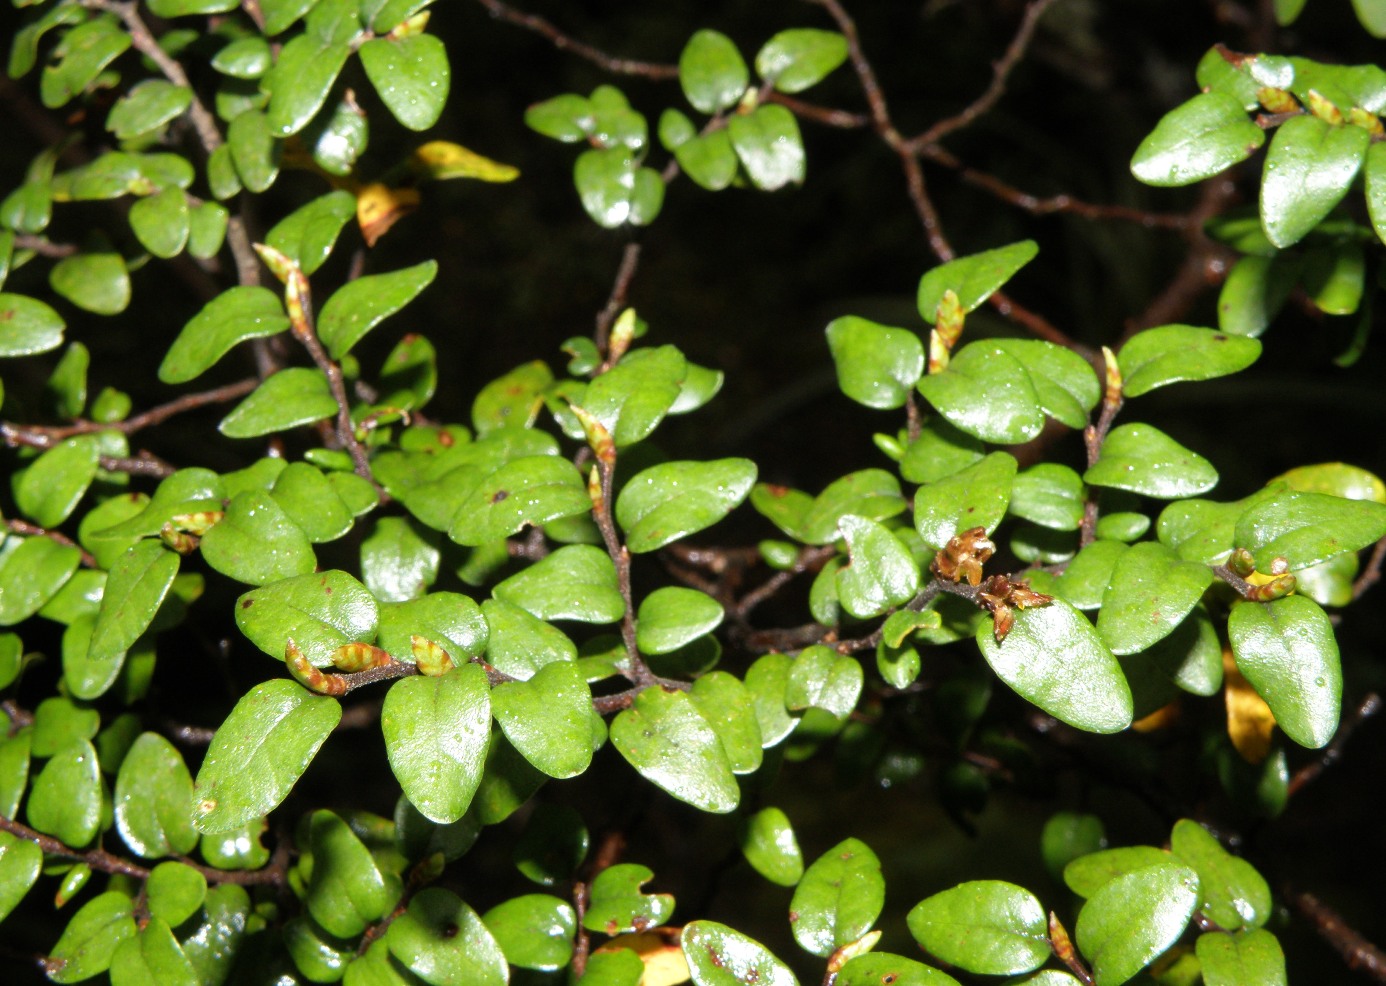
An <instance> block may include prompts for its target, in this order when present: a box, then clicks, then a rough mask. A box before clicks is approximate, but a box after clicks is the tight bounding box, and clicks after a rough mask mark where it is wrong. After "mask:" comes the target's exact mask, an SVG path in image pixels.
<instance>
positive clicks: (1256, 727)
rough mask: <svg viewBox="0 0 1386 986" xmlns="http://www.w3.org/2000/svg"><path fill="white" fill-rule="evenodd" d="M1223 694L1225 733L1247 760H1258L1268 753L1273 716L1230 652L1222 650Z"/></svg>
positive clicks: (1257, 761) (1273, 723) (1261, 759)
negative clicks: (1225, 714) (1225, 704)
mask: <svg viewBox="0 0 1386 986" xmlns="http://www.w3.org/2000/svg"><path fill="white" fill-rule="evenodd" d="M1222 670H1223V682H1224V685H1223V697H1224V699H1225V700H1226V702H1227V735H1228V737H1229V738H1231V740H1232V745H1233V746H1234V747H1236V749H1237V752H1238V753H1240V754H1241V755H1242V759H1243V760H1245V761H1246V762H1247V763H1261V762H1262V761H1263V760H1265V759H1266V754H1268V753H1270V744H1271V731H1272V730H1274V729H1275V716H1274V714H1272V712H1271V710H1270V706H1269V705H1267V704H1266V700H1265V699H1263V698H1262V697H1261V696H1260V695H1257V694H1256V690H1255V689H1254V688H1252V687H1251V683H1250V682H1248V681H1247V680H1246V678H1244V677H1242V673H1241V672H1240V671H1238V670H1237V662H1236V661H1234V660H1233V659H1232V652H1231V651H1230V650H1224V651H1223V652H1222Z"/></svg>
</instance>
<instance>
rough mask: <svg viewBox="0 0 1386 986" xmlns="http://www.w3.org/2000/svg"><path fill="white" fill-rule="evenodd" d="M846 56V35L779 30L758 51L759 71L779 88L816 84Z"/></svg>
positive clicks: (795, 88)
mask: <svg viewBox="0 0 1386 986" xmlns="http://www.w3.org/2000/svg"><path fill="white" fill-rule="evenodd" d="M846 60H847V39H846V38H844V37H843V36H842V35H840V34H837V33H834V32H833V31H819V30H817V29H815V28H807V27H801V28H791V29H789V30H787V31H780V32H779V33H778V34H776V35H775V36H774V37H772V38H771V39H770V40H769V41H767V42H765V44H764V45H762V46H761V49H760V51H758V52H756V72H757V74H759V75H760V77H761V78H762V79H764V80H765V81H766V82H769V83H770V84H771V85H773V86H774V87H775V88H776V89H777V90H779V91H780V92H789V93H794V92H802V91H803V90H805V89H808V88H809V87H810V86H814V85H817V84H818V83H819V82H820V81H822V79H823V78H824V77H825V76H827V75H828V74H829V73H830V72H832V71H833V69H835V68H837V67H838V66H839V65H841V64H842V63H843V62H845V61H846Z"/></svg>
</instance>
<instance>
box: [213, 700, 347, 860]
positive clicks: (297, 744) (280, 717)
mask: <svg viewBox="0 0 1386 986" xmlns="http://www.w3.org/2000/svg"><path fill="white" fill-rule="evenodd" d="M341 718H342V707H341V705H340V704H339V703H338V702H337V701H336V700H335V699H330V698H324V697H322V696H319V695H314V694H312V693H311V692H309V691H308V690H307V689H305V688H304V687H303V686H302V685H300V684H298V683H297V682H295V681H291V680H290V679H288V678H275V679H273V680H271V681H266V682H262V683H261V684H259V685H256V686H255V687H254V688H252V689H251V690H250V691H249V692H247V693H246V694H245V695H244V696H242V698H241V700H240V701H239V702H237V703H236V706H235V708H233V709H232V710H231V714H230V715H229V716H227V717H226V720H225V721H224V722H222V724H221V725H220V726H219V727H217V731H216V733H215V734H214V735H213V737H212V743H211V746H210V747H209V748H208V750H207V756H206V758H205V759H204V760H203V761H202V768H201V769H200V770H199V771H198V772H197V783H196V785H195V787H194V793H193V800H194V809H193V824H194V825H196V826H197V828H198V831H200V832H206V833H213V832H224V831H226V830H228V829H233V828H237V827H239V826H241V825H244V824H245V823H246V822H249V821H251V820H252V819H256V818H259V817H260V816H262V815H266V814H268V813H269V812H270V810H271V809H273V808H275V807H277V806H278V805H279V803H280V802H281V801H283V800H284V798H285V797H287V796H288V794H289V792H290V791H291V790H292V789H293V786H294V785H295V784H296V783H297V782H298V779H299V777H301V776H302V774H303V772H304V771H305V770H307V769H308V764H309V763H311V762H312V760H313V757H314V756H315V755H316V754H317V752H318V747H320V746H322V743H323V741H324V740H325V739H327V736H328V734H329V733H331V732H332V730H333V729H334V728H336V726H337V723H338V721H340V719H341Z"/></svg>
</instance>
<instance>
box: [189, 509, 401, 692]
mask: <svg viewBox="0 0 1386 986" xmlns="http://www.w3.org/2000/svg"><path fill="white" fill-rule="evenodd" d="M213 530H215V528H213ZM209 533H210V532H209ZM204 544H205V541H204ZM379 616H380V614H379V607H378V606H377V605H376V602H375V598H374V597H373V596H372V595H371V594H370V592H368V591H367V590H366V588H365V587H364V586H362V585H361V583H359V582H357V581H356V580H355V579H354V578H352V577H351V576H350V575H348V574H347V573H346V572H338V571H328V572H316V573H309V574H307V575H299V576H296V577H294V578H290V579H284V580H283V581H280V582H273V583H270V584H267V585H265V586H264V587H263V588H259V589H252V590H251V591H250V592H247V593H246V594H245V595H243V596H241V597H240V599H238V600H237V601H236V626H238V627H240V630H241V632H242V633H243V634H245V635H246V637H248V638H249V639H250V641H251V643H253V644H255V646H256V647H259V648H260V649H261V650H262V651H264V652H265V653H266V654H268V655H269V656H270V657H273V658H276V659H278V660H281V661H282V660H283V659H284V650H285V647H286V646H287V644H288V641H289V640H291V639H292V640H293V641H294V643H295V644H297V645H298V647H299V649H300V650H302V651H303V656H304V657H306V658H307V659H308V661H309V662H310V663H311V664H313V665H314V666H315V667H326V666H327V665H328V664H329V663H331V656H332V652H333V651H335V650H336V649H337V648H338V647H341V646H342V645H343V644H349V643H353V642H356V641H362V642H365V643H369V642H370V641H371V640H372V639H374V637H375V632H376V627H377V625H378V621H379Z"/></svg>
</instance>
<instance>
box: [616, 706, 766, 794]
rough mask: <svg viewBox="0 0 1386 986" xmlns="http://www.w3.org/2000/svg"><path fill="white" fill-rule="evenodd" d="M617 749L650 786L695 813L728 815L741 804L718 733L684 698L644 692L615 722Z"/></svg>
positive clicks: (729, 763) (730, 767) (734, 778)
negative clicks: (690, 807)
mask: <svg viewBox="0 0 1386 986" xmlns="http://www.w3.org/2000/svg"><path fill="white" fill-rule="evenodd" d="M611 743H612V745H613V746H615V747H616V749H617V750H618V751H620V754H621V756H623V757H625V758H626V760H627V761H628V762H629V763H630V765H631V766H632V767H634V768H635V769H636V770H637V771H638V772H639V773H640V774H641V776H643V777H644V778H645V779H646V780H648V781H650V782H651V783H653V784H655V785H657V786H658V787H661V788H663V789H664V790H665V791H668V792H669V793H670V794H671V795H673V796H674V797H675V798H677V799H679V800H680V801H684V802H687V803H688V804H691V805H693V806H694V807H695V808H700V809H702V810H703V811H709V812H714V813H718V814H723V813H726V812H729V811H733V810H734V809H735V808H736V805H737V803H738V801H739V800H740V797H741V795H740V791H739V790H738V789H737V784H736V777H735V775H734V774H733V773H732V765H731V762H730V760H728V758H727V754H726V751H725V750H724V749H723V747H722V743H721V741H720V740H719V739H718V737H717V733H716V731H715V730H713V728H712V726H711V725H709V724H708V722H707V720H706V719H704V718H703V716H702V714H701V713H700V712H699V711H698V709H697V707H696V706H695V705H694V704H693V703H692V702H691V701H690V700H689V697H688V695H686V694H685V693H683V692H677V691H674V692H671V691H665V690H664V689H663V688H659V687H657V688H647V689H645V690H644V691H642V692H641V693H640V694H639V695H638V696H637V697H636V699H635V702H634V703H633V704H632V705H631V707H630V708H628V709H626V710H624V711H623V712H621V713H620V714H619V715H617V716H616V719H615V721H614V722H612V724H611Z"/></svg>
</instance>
